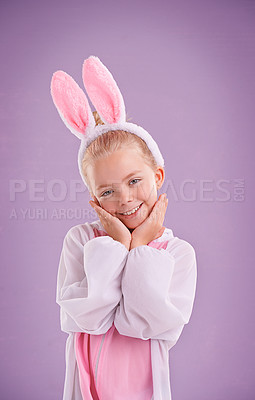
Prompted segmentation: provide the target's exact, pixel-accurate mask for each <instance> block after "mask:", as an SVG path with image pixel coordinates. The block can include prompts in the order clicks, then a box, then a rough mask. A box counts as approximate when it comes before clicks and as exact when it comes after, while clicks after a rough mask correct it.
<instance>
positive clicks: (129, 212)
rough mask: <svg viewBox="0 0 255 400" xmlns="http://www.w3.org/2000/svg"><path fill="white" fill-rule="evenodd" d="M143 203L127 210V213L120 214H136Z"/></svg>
mask: <svg viewBox="0 0 255 400" xmlns="http://www.w3.org/2000/svg"><path fill="white" fill-rule="evenodd" d="M142 204H143V203H141V204H140V205H139V206H137V207H135V208H133V209H132V210H130V211H127V212H125V213H119V214H120V215H132V214H134V213H135V212H136V211H138V210H139V208H140V207H141V205H142Z"/></svg>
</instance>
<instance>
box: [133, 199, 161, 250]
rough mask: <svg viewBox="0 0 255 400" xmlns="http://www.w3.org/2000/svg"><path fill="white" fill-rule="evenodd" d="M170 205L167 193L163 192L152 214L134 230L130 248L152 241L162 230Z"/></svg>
mask: <svg viewBox="0 0 255 400" xmlns="http://www.w3.org/2000/svg"><path fill="white" fill-rule="evenodd" d="M167 205H168V199H167V198H166V194H165V193H164V194H161V195H160V196H159V199H158V200H157V201H156V203H155V204H154V206H153V209H152V210H151V213H150V215H149V216H148V217H147V218H146V220H145V221H144V222H143V223H142V224H141V225H139V226H138V227H137V228H136V229H134V230H133V232H132V237H131V246H130V250H131V249H133V248H134V247H137V246H142V245H146V244H148V243H149V242H151V241H152V240H153V239H155V237H157V234H158V233H159V231H160V230H162V225H163V222H164V218H165V213H166V209H167Z"/></svg>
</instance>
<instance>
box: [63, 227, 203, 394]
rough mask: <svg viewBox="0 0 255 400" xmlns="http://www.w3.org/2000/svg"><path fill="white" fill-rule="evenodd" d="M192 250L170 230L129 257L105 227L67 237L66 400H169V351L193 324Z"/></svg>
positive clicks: (194, 273)
mask: <svg viewBox="0 0 255 400" xmlns="http://www.w3.org/2000/svg"><path fill="white" fill-rule="evenodd" d="M196 279H197V269H196V256H195V251H194V249H193V247H192V246H191V245H190V244H189V243H188V242H186V241H184V240H182V239H179V238H178V237H174V235H173V232H172V230H171V229H168V228H165V230H164V232H163V234H162V236H161V237H159V238H158V239H156V240H154V241H153V242H150V243H149V244H148V245H147V246H145V245H143V246H139V247H136V248H134V249H132V250H130V251H128V250H127V249H126V247H125V246H124V245H122V244H121V243H119V242H117V241H115V240H113V239H112V238H111V237H110V236H108V235H107V234H106V233H105V232H104V231H103V227H102V224H101V222H100V220H98V221H94V222H92V223H84V224H80V225H76V226H74V227H72V228H71V229H70V230H69V231H68V232H67V234H66V237H65V239H64V242H63V248H62V252H61V257H60V264H59V271H58V280H57V298H56V300H57V303H58V304H59V305H60V307H61V329H62V330H63V331H64V332H67V333H68V334H69V336H68V338H67V342H66V376H65V386H64V394H63V400H85V399H86V400H90V399H93V400H97V399H99V400H151V399H153V400H170V399H171V390H170V377H169V363H168V362H169V358H168V351H169V349H170V348H171V347H173V346H174V344H175V343H176V342H177V340H178V338H179V336H180V334H181V332H182V330H183V327H184V325H185V324H187V323H188V322H189V319H190V316H191V312H192V308H193V302H194V296H195V289H196Z"/></svg>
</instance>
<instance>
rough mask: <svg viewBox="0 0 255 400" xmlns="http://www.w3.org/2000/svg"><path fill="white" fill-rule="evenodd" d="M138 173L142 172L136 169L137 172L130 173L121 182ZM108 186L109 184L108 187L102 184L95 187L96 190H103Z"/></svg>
mask: <svg viewBox="0 0 255 400" xmlns="http://www.w3.org/2000/svg"><path fill="white" fill-rule="evenodd" d="M138 172H142V171H141V170H139V169H138V170H137V171H133V172H131V174H128V175H127V176H126V178H124V179H123V181H125V180H126V179H128V178H130V177H131V176H132V175H135V174H137V173H138ZM110 185H111V184H108V185H105V184H103V185H100V186H97V188H96V190H99V189H102V188H105V187H107V186H110Z"/></svg>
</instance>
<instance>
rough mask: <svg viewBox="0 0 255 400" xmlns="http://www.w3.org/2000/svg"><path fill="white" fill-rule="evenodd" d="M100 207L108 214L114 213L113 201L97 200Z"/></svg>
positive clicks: (114, 203) (114, 204)
mask: <svg viewBox="0 0 255 400" xmlns="http://www.w3.org/2000/svg"><path fill="white" fill-rule="evenodd" d="M99 202H100V205H101V207H102V208H103V209H104V210H106V211H108V212H109V213H111V214H112V213H114V212H115V211H116V201H113V200H110V199H109V200H106V199H103V200H102V199H100V200H99Z"/></svg>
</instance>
